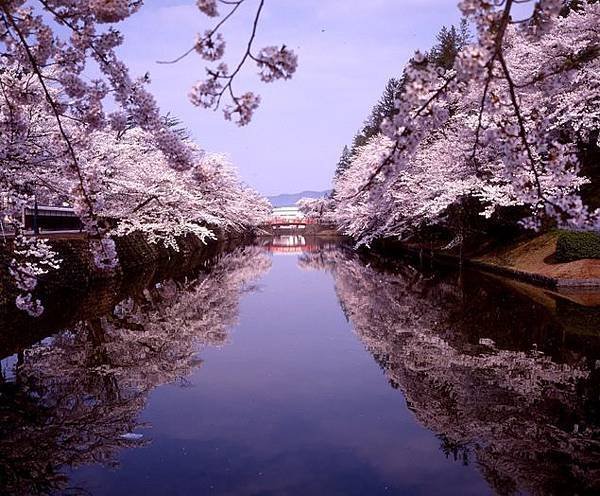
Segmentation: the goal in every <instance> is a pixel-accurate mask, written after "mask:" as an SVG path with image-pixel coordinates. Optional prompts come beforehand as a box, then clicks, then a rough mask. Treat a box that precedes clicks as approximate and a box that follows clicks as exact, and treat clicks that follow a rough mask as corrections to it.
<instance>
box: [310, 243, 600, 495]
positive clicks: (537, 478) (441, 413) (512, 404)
mask: <svg viewBox="0 0 600 496" xmlns="http://www.w3.org/2000/svg"><path fill="white" fill-rule="evenodd" d="M300 264H301V266H302V267H306V268H317V269H320V270H328V271H330V272H331V273H332V274H333V277H334V280H335V285H336V291H337V294H338V298H339V300H340V304H341V306H342V308H343V310H344V312H345V314H346V316H347V317H348V319H349V320H350V322H351V323H352V324H353V326H354V329H355V331H356V333H357V334H358V336H359V337H360V339H361V340H362V341H363V343H364V344H365V346H366V348H367V349H368V350H369V351H370V353H372V354H373V356H374V358H375V359H376V360H377V362H378V363H379V364H380V365H381V367H382V368H383V370H384V371H385V373H386V375H387V376H388V378H389V380H390V383H391V384H392V385H393V386H394V387H398V388H400V389H401V390H402V392H403V393H404V395H405V398H406V401H407V404H408V406H409V408H410V409H411V410H412V411H413V412H414V414H415V416H416V417H417V419H418V420H419V421H420V422H421V423H422V424H423V425H425V426H426V427H427V428H429V429H431V430H432V431H434V432H436V433H437V434H438V436H439V437H440V439H441V442H442V446H441V448H442V450H443V451H444V452H445V453H446V454H447V455H448V456H453V457H455V459H457V460H460V461H462V462H464V463H472V462H475V463H477V465H478V466H479V468H480V470H481V472H482V473H483V474H484V476H485V477H486V479H487V480H488V482H489V483H490V485H491V486H492V487H493V488H494V490H496V491H497V492H498V493H500V494H514V493H518V492H522V491H524V492H530V493H533V494H566V493H569V494H582V493H583V494H587V493H589V492H591V491H594V490H598V489H599V487H598V484H599V481H600V415H599V413H600V409H599V401H598V398H599V392H600V391H599V388H598V379H599V377H598V376H599V371H598V366H597V362H595V359H596V358H598V356H597V348H596V349H594V348H593V347H592V346H590V345H591V344H593V343H590V342H583V343H582V342H577V341H576V340H575V341H573V342H572V343H570V344H572V345H573V346H572V347H571V348H570V349H567V348H568V346H565V344H564V343H565V342H566V341H564V340H563V341H561V342H560V343H561V344H557V345H556V346H554V345H553V344H552V343H556V342H557V341H558V340H556V339H554V338H553V335H554V333H558V334H560V331H561V329H560V325H559V323H558V322H557V320H556V319H555V318H554V317H553V316H552V315H550V312H549V310H548V309H546V308H540V306H539V305H535V304H534V303H533V302H532V301H518V299H516V297H514V296H510V295H506V294H505V295H504V296H501V295H500V292H501V290H500V289H499V288H498V287H497V285H496V287H495V288H494V285H492V286H491V289H490V288H485V285H484V283H483V281H473V280H468V279H467V280H465V281H462V282H461V283H459V282H457V281H456V276H453V277H454V280H452V279H451V278H444V277H430V276H427V275H426V274H424V273H423V272H421V271H417V270H414V269H413V268H411V267H410V266H409V265H402V266H400V267H399V268H396V271H395V272H382V271H379V270H377V269H375V268H373V267H372V266H370V265H365V264H364V263H362V262H361V261H360V260H359V259H358V258H357V257H356V256H355V255H353V254H350V253H346V252H342V251H339V250H327V251H324V252H321V253H318V254H305V255H304V256H303V257H302V258H301V260H300ZM466 277H469V276H468V275H467V276H466ZM471 277H474V276H471ZM504 293H506V291H505V290H504ZM591 314H592V315H593V311H592V313H591ZM590 325H592V326H593V328H597V325H598V318H597V313H596V318H595V320H593V321H592V322H591V323H590ZM511 335H513V336H514V339H511ZM523 335H528V336H534V338H533V339H536V338H541V337H544V338H547V342H548V343H551V344H550V345H549V349H547V350H546V349H544V350H543V351H544V352H542V351H541V350H540V349H538V348H537V347H536V345H535V344H534V343H535V342H529V343H527V338H523V337H522V336H523ZM540 343H541V342H540ZM567 344H569V343H567ZM578 346H579V349H578ZM596 346H597V343H596ZM540 348H542V346H540ZM582 349H583V351H581V350H582ZM590 355H595V356H593V357H592V356H590ZM557 357H558V358H557Z"/></svg>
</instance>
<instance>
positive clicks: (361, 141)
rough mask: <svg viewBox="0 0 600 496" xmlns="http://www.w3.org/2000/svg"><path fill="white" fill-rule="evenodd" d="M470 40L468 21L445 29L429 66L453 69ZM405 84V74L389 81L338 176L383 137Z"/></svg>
mask: <svg viewBox="0 0 600 496" xmlns="http://www.w3.org/2000/svg"><path fill="white" fill-rule="evenodd" d="M470 39H471V33H470V31H469V25H468V22H467V20H466V19H462V20H461V22H460V24H459V25H458V26H454V25H453V26H450V28H448V27H446V26H443V27H442V29H441V30H440V32H439V33H438V34H437V37H436V43H435V45H434V46H433V47H432V48H431V50H430V51H429V52H427V54H426V58H427V61H428V63H430V64H433V65H435V66H438V67H441V68H443V69H446V70H448V69H451V68H452V67H453V65H454V61H455V59H456V56H457V55H458V53H459V52H460V50H462V48H463V47H464V46H465V45H466V44H467V43H468V42H469V41H470ZM410 63H411V62H409V64H410ZM404 81H405V77H404V74H403V75H402V76H401V77H399V78H397V77H392V78H390V79H389V80H388V82H387V83H386V85H385V88H384V90H383V93H382V95H381V97H380V98H379V100H378V102H377V103H376V104H375V105H374V106H373V109H372V110H371V113H370V114H369V116H368V117H367V119H366V120H365V121H364V123H363V126H362V128H361V129H360V130H359V131H358V132H357V133H356V135H355V136H354V138H353V140H352V144H351V145H350V147H348V146H347V145H345V146H344V148H343V150H342V155H341V157H340V159H339V161H338V164H337V167H336V171H335V175H336V176H338V175H340V174H342V173H343V172H344V171H345V170H346V169H347V168H348V166H349V165H350V162H351V161H352V157H353V156H354V154H355V153H356V150H358V148H360V147H361V146H364V145H365V144H366V143H367V142H368V141H369V139H370V138H372V137H373V136H375V135H376V134H377V133H379V129H380V127H381V124H382V123H383V121H384V119H386V118H391V117H393V116H394V114H395V113H396V100H397V99H398V98H399V96H400V94H401V93H402V90H403V87H404Z"/></svg>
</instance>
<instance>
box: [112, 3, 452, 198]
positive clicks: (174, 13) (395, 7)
mask: <svg viewBox="0 0 600 496" xmlns="http://www.w3.org/2000/svg"><path fill="white" fill-rule="evenodd" d="M257 3H258V0H247V5H244V6H243V7H242V8H240V10H239V11H238V14H237V15H236V17H235V18H233V19H232V22H231V23H230V24H228V25H227V27H226V29H225V31H224V34H225V35H226V40H227V42H228V45H227V51H226V57H225V61H227V62H229V65H230V66H233V65H234V64H235V62H236V60H237V56H239V55H240V53H241V51H242V45H243V44H245V43H246V41H247V36H248V31H249V29H250V21H251V16H252V15H253V13H254V9H255V8H256V5H257ZM456 3H457V0H364V1H358V0H266V4H265V10H264V14H263V18H262V22H261V24H260V26H259V33H258V36H257V39H256V45H255V46H256V47H257V48H260V47H262V46H267V45H275V44H281V43H285V44H286V45H287V46H289V47H292V48H293V49H294V50H295V51H296V53H297V54H298V57H299V67H298V71H297V73H296V75H295V76H294V78H293V79H292V80H290V81H278V82H275V83H271V84H264V83H261V82H260V81H259V80H258V78H257V77H256V68H255V66H249V67H248V70H247V71H246V72H245V73H244V74H242V77H240V78H239V80H237V82H236V86H235V88H236V89H237V91H238V92H240V93H241V92H243V91H247V90H251V91H256V92H258V93H259V94H260V95H261V97H262V99H263V102H262V105H261V107H260V109H259V110H258V111H257V113H256V114H255V117H254V119H253V121H252V123H251V124H250V125H249V126H247V127H245V128H238V127H237V126H235V125H234V124H232V123H231V122H226V121H224V120H223V117H222V114H221V112H220V111H219V112H218V113H213V112H212V111H207V110H203V109H198V108H196V107H193V106H192V105H191V104H190V103H189V101H188V99H187V94H188V91H189V89H190V87H191V86H192V84H193V83H194V82H195V81H196V80H197V79H200V78H203V77H204V62H203V60H201V59H200V58H199V57H198V56H197V55H196V54H195V53H194V54H191V55H190V56H188V57H187V58H186V59H184V60H183V61H181V62H179V63H178V64H176V65H168V66H165V65H159V64H156V61H157V60H164V59H172V58H174V57H176V56H177V55H179V54H181V53H183V52H184V51H185V50H187V49H188V48H189V47H190V46H191V45H192V44H193V41H194V38H195V34H196V33H197V32H202V31H204V30H205V29H208V28H209V27H211V26H212V25H213V21H212V20H211V19H209V18H207V17H205V16H203V15H201V14H200V13H199V12H198V10H197V8H196V6H195V1H194V0H147V1H146V4H145V5H144V7H143V8H142V10H141V12H140V13H139V14H136V15H134V16H132V17H131V18H130V19H128V20H127V21H126V22H124V23H123V24H122V25H121V26H120V28H121V29H122V31H123V33H124V34H125V44H124V46H123V47H122V49H121V52H120V53H121V55H122V56H123V58H124V59H125V60H126V62H127V63H128V64H129V65H130V67H131V68H132V70H133V72H134V73H136V74H143V73H144V72H146V71H148V72H150V75H151V77H152V86H151V89H152V91H153V93H154V95H155V96H156V97H157V99H158V102H159V104H160V106H161V109H162V111H163V112H166V111H171V112H172V113H173V114H174V115H176V116H178V117H180V118H181V119H182V120H183V122H184V124H185V125H186V126H187V127H188V128H189V129H190V130H191V131H192V133H193V136H194V139H195V140H196V141H197V142H198V143H199V144H200V145H201V146H203V147H204V148H206V149H207V150H211V151H220V152H226V153H228V154H229V155H230V156H231V158H232V161H233V162H234V164H235V165H236V166H237V167H238V169H239V171H240V173H241V175H242V177H243V179H244V180H245V181H246V182H248V183H249V184H250V185H252V186H254V187H255V188H256V189H258V190H259V191H260V192H261V193H264V194H276V193H282V192H295V191H301V190H304V189H318V190H320V189H326V188H329V187H330V183H331V176H332V173H333V170H334V168H335V164H336V162H337V159H338V157H339V155H340V151H341V149H342V147H343V145H344V144H345V143H348V142H350V140H351V139H352V136H353V135H354V133H355V131H356V130H357V129H358V128H359V127H360V125H361V123H362V121H363V119H364V118H365V117H366V116H367V114H368V113H369V110H370V108H371V106H372V105H373V104H374V103H375V101H376V100H377V98H378V97H379V96H380V94H381V91H382V89H383V87H384V85H385V83H386V81H387V79H388V78H389V77H391V76H395V75H398V74H400V73H401V71H402V68H403V66H404V64H405V62H406V61H407V60H408V58H409V57H410V56H411V54H412V53H413V52H414V51H415V50H416V49H418V48H420V49H428V48H429V47H430V46H431V45H432V43H433V41H434V38H435V35H436V33H437V32H438V31H439V29H440V28H441V26H442V25H444V24H445V25H449V24H452V23H456V22H458V20H459V12H458V10H457V8H456Z"/></svg>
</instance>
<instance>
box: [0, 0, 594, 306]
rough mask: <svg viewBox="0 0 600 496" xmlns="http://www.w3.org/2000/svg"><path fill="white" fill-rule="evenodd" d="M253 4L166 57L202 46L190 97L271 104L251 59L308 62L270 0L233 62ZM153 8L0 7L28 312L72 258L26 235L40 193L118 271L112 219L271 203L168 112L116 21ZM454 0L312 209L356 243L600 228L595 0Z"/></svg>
mask: <svg viewBox="0 0 600 496" xmlns="http://www.w3.org/2000/svg"><path fill="white" fill-rule="evenodd" d="M245 2H246V0H240V1H237V2H218V1H217V0H199V1H198V2H197V7H198V9H199V10H200V12H202V13H203V14H205V15H206V16H207V18H208V19H210V20H211V22H212V23H213V24H212V27H211V28H209V29H207V30H206V31H205V32H203V33H200V34H199V35H198V36H197V38H196V40H195V42H193V43H190V48H189V50H187V51H186V52H185V53H183V54H181V55H180V56H178V57H176V58H175V59H174V60H172V61H167V62H168V63H176V62H177V61H179V60H181V59H182V58H184V57H187V56H192V55H194V54H195V55H197V56H199V57H200V58H202V59H203V60H204V61H206V63H207V64H208V65H207V70H206V78H205V79H204V80H200V81H198V82H197V84H195V85H194V86H193V88H192V89H191V91H190V100H191V103H192V104H194V105H196V106H199V107H203V108H210V109H215V110H216V109H219V108H221V109H222V111H223V115H224V117H225V118H226V119H228V120H234V121H235V122H236V123H237V124H239V125H246V124H248V123H249V122H250V120H251V118H252V115H253V113H254V111H255V110H256V109H257V108H258V106H259V103H260V98H259V97H258V95H255V94H253V93H252V92H246V93H238V92H236V91H235V90H234V87H233V82H234V80H235V78H236V76H237V75H238V74H239V73H240V71H241V70H242V68H243V67H244V66H245V65H247V64H254V65H255V66H256V67H257V69H258V74H259V77H260V79H261V80H262V81H264V82H272V81H274V80H277V79H283V80H285V79H289V78H290V77H292V75H293V74H294V72H295V71H296V67H297V58H296V55H295V54H294V53H293V52H292V51H291V50H290V49H289V48H288V47H286V46H285V45H282V46H279V47H277V46H267V47H264V48H260V49H257V48H256V46H255V41H256V34H257V30H258V29H259V26H260V18H261V15H262V13H263V10H264V6H265V2H264V0H260V1H259V2H257V5H256V9H255V11H254V14H253V17H252V18H251V19H249V22H248V24H249V26H250V30H249V34H248V43H247V44H246V45H245V46H244V49H243V51H242V53H241V54H239V58H238V60H237V63H236V64H235V66H234V67H233V68H229V67H228V66H227V65H226V64H225V63H223V62H222V58H223V55H224V52H225V40H224V38H223V35H222V32H221V31H222V27H223V25H224V24H225V23H226V22H227V21H228V20H229V19H231V18H232V17H234V16H238V15H242V14H241V12H242V10H240V9H239V7H240V6H241V5H242V4H243V3H245ZM142 6H143V2H141V1H135V2H124V1H122V0H91V1H89V2H83V1H81V2H79V1H75V2H73V1H70V0H34V1H32V2H28V3H26V4H24V3H23V2H21V1H19V0H14V1H9V2H3V3H2V5H1V6H0V18H1V20H2V24H3V26H4V30H3V32H2V33H0V45H2V58H1V71H0V87H1V90H2V91H1V92H0V98H1V99H2V105H1V108H0V113H1V118H0V140H1V150H2V153H1V154H0V160H1V164H2V175H1V177H0V181H1V183H2V186H1V191H2V202H1V211H0V214H1V215H2V218H3V219H12V220H13V228H14V229H15V230H16V232H17V236H16V237H15V239H14V242H13V243H12V245H11V247H10V250H11V252H10V253H8V255H7V256H5V257H4V263H5V264H6V265H8V266H9V269H10V272H11V274H12V277H13V278H14V281H15V282H16V286H17V288H18V290H19V295H18V296H17V298H16V303H17V305H18V306H19V308H21V309H23V310H25V311H27V312H30V313H32V314H40V313H41V312H42V311H43V306H42V302H41V301H40V299H39V298H38V297H37V296H36V295H35V290H36V285H37V281H38V278H39V277H40V276H42V275H44V274H46V273H48V272H49V271H52V270H55V269H56V268H57V267H58V266H59V265H60V260H59V257H58V256H57V254H56V252H54V251H53V250H52V248H51V246H50V245H48V244H47V243H45V242H44V241H43V240H41V239H39V238H26V237H24V236H21V235H19V231H20V228H21V226H20V225H19V223H18V221H16V220H15V219H17V218H18V215H17V214H18V213H19V212H21V211H22V208H23V206H25V205H28V204H29V205H30V204H32V200H33V197H34V196H35V195H39V197H40V198H43V199H44V201H46V202H48V203H56V204H62V203H64V202H66V203H68V204H69V205H71V206H73V208H74V209H75V212H76V213H77V215H78V216H79V217H80V218H81V220H82V223H83V228H84V232H85V233H86V235H87V236H88V241H89V247H90V250H91V252H92V253H93V255H94V260H95V264H96V266H97V268H98V269H100V270H106V271H110V270H114V269H115V267H117V265H118V257H117V253H116V250H115V245H114V240H113V239H112V238H113V237H114V236H116V235H123V234H127V233H129V232H133V231H136V232H142V233H145V235H146V236H147V237H148V238H149V239H150V240H152V241H155V242H162V243H166V244H167V245H170V246H174V241H173V240H174V239H175V238H176V237H178V236H181V235H184V234H187V233H191V234H194V235H196V236H198V237H200V238H201V239H208V238H210V237H211V236H213V235H214V229H212V228H211V226H217V227H218V228H220V229H222V230H225V231H227V230H244V229H247V228H248V227H249V226H252V225H254V224H256V223H259V222H261V220H262V219H263V218H264V214H265V212H266V210H267V204H266V203H265V202H264V200H262V199H261V198H260V197H259V196H258V195H257V194H256V193H255V192H253V191H251V190H250V189H249V188H247V187H245V186H243V185H242V184H241V183H240V182H239V180H238V179H237V177H236V176H235V174H234V173H233V172H232V170H231V169H230V168H229V167H228V164H226V163H225V162H224V159H223V158H222V157H220V156H218V155H212V154H209V153H206V152H205V151H204V150H203V149H201V148H200V147H199V146H197V145H195V144H193V143H191V141H190V140H189V139H186V136H185V135H184V134H182V133H181V132H178V131H177V129H176V128H174V127H173V126H172V125H170V124H171V123H170V120H169V119H168V118H165V116H164V114H161V112H160V110H159V108H158V106H157V104H156V101H155V99H154V98H153V96H152V95H151V93H150V92H149V91H148V89H147V84H148V83H149V77H148V76H147V75H146V76H143V77H140V78H135V77H133V76H132V75H131V74H130V71H129V69H128V67H127V65H126V64H125V63H124V62H123V61H122V60H121V59H120V58H119V56H118V53H117V50H118V48H119V47H120V46H121V45H122V44H123V43H124V37H123V35H122V34H121V33H120V32H119V30H118V23H120V22H125V21H126V20H127V19H128V18H130V17H131V16H134V15H137V13H138V12H139V11H140V9H141V8H142ZM517 7H518V9H517ZM459 8H460V10H461V11H462V13H463V15H464V16H465V18H466V19H467V21H466V22H467V23H468V24H466V23H465V24H463V25H461V27H460V28H458V29H456V28H455V29H450V30H446V31H444V32H443V33H442V35H441V41H442V43H441V44H440V45H439V46H438V47H436V49H434V50H433V51H431V52H430V53H428V54H423V53H419V52H417V53H416V54H415V56H414V57H413V58H412V60H411V61H410V62H409V64H408V65H407V67H406V68H405V70H404V73H403V75H402V77H401V78H400V79H399V80H398V81H393V82H391V83H390V85H389V87H388V90H387V94H386V97H385V98H384V102H383V103H382V105H381V106H380V108H379V109H378V110H377V111H376V113H375V114H374V117H373V119H371V121H370V122H369V123H368V127H369V129H368V130H367V131H366V132H365V133H363V136H364V138H368V139H367V141H366V142H364V143H363V142H362V141H364V140H362V139H358V140H356V143H355V144H356V146H355V147H354V148H353V150H351V151H349V154H347V156H346V157H345V158H344V161H343V162H344V163H345V164H346V165H347V167H346V168H345V170H342V169H344V167H342V168H341V169H340V171H339V174H338V175H337V177H336V180H335V194H334V197H333V201H331V202H326V204H325V205H323V204H321V205H320V206H318V209H317V211H318V212H321V213H323V212H325V213H329V214H330V215H331V216H332V217H333V220H334V221H335V223H337V224H338V225H339V226H340V227H341V229H342V231H343V232H345V233H346V234H350V235H351V236H353V237H354V238H356V239H357V240H358V241H359V242H361V243H369V242H370V241H372V240H375V239H379V238H385V237H390V236H393V237H405V236H406V235H407V234H409V233H412V232H414V231H415V230H416V229H420V228H423V227H424V226H431V225H433V226H435V227H436V228H437V229H438V230H439V229H442V230H443V231H444V233H445V234H446V236H447V237H449V238H450V239H452V240H453V242H454V243H459V244H460V243H462V240H463V239H464V237H465V235H466V234H470V233H472V232H477V230H484V231H486V230H487V231H489V230H490V229H492V228H491V227H490V226H498V225H499V226H503V225H505V224H506V223H508V224H509V225H511V226H514V225H515V223H516V221H517V219H521V225H523V226H524V227H527V228H539V227H546V226H548V225H550V224H553V225H559V226H566V227H569V228H575V229H588V230H590V229H591V230H593V229H598V225H599V221H598V218H599V217H600V215H599V212H598V210H597V209H595V208H596V203H595V202H596V201H597V199H596V198H594V196H593V194H591V192H590V191H591V190H590V188H589V181H588V179H586V175H587V176H589V177H591V178H592V179H593V178H594V177H595V175H596V174H595V173H594V165H593V164H594V163H597V162H595V161H594V157H597V153H598V146H597V145H598V143H597V140H598V127H599V126H598V123H599V121H600V114H599V111H598V108H599V105H598V101H599V98H600V84H599V82H598V78H599V77H600V76H599V74H600V71H599V70H598V55H599V52H600V47H599V43H598V38H599V35H598V25H599V24H600V22H599V19H600V5H599V4H598V2H597V1H595V0H587V1H586V0H530V1H516V0H504V1H502V2H497V3H490V2H488V1H482V0H462V1H460V2H459ZM517 10H518V12H517ZM471 32H473V33H474V34H473V36H472V37H471V36H469V33H471ZM392 100H393V101H394V105H393V106H392V105H391V102H392ZM107 107H109V108H107ZM371 135H372V136H371ZM592 185H593V183H592ZM586 188H588V189H587V190H586ZM592 189H593V188H592ZM581 192H583V200H582V196H581V195H580V193H581ZM481 214H483V217H482V215H481ZM483 218H485V219H491V222H490V221H489V220H488V221H486V222H484V221H482V219H483ZM110 219H114V220H112V221H111V220H110ZM482 223H483V224H484V225H483V226H482Z"/></svg>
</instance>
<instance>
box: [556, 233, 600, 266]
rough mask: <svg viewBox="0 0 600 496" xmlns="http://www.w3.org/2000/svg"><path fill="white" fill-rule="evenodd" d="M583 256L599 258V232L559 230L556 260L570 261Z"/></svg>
mask: <svg viewBox="0 0 600 496" xmlns="http://www.w3.org/2000/svg"><path fill="white" fill-rule="evenodd" d="M583 258H600V234H597V233H593V232H576V231H561V232H560V234H559V236H558V240H557V241H556V260H557V261H558V262H572V261H574V260H581V259H583Z"/></svg>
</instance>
